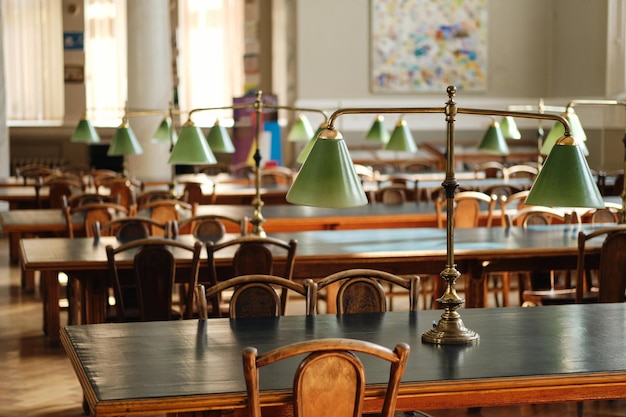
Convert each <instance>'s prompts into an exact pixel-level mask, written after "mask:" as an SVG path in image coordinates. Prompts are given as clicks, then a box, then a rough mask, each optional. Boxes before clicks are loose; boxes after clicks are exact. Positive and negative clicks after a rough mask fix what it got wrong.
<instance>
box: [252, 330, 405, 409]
mask: <svg viewBox="0 0 626 417" xmlns="http://www.w3.org/2000/svg"><path fill="white" fill-rule="evenodd" d="M409 349H410V348H409V345H408V344H406V343H398V344H397V345H396V346H395V348H394V350H393V351H392V350H391V349H388V348H386V347H383V346H380V345H377V344H374V343H372V342H367V341H364V340H352V339H317V340H307V341H303V342H298V343H294V344H290V345H286V346H282V347H279V348H276V349H273V350H271V351H269V352H265V353H263V354H260V355H259V354H258V351H257V349H256V348H254V347H247V348H245V349H244V351H243V373H244V377H245V380H246V390H247V394H248V409H249V415H250V417H261V399H260V395H259V368H262V367H264V366H266V365H270V364H273V363H275V362H278V361H280V360H283V359H288V358H292V357H294V356H297V355H303V354H304V355H306V357H305V358H304V359H303V360H302V361H301V362H300V363H299V366H298V367H297V368H296V370H295V376H294V383H293V394H292V398H293V414H294V415H296V416H299V417H313V416H319V415H324V412H323V410H331V409H332V410H333V413H332V415H334V416H338V415H341V416H352V417H358V416H361V415H362V414H363V400H364V397H365V383H366V380H365V368H364V366H363V363H362V362H361V360H360V359H359V356H357V355H356V353H359V354H364V355H366V356H373V357H375V358H380V359H382V360H385V361H388V362H389V363H390V371H389V380H388V383H387V387H386V390H385V399H384V401H383V404H382V412H381V414H380V416H381V417H392V416H393V415H394V411H395V408H396V401H397V398H398V389H399V386H400V380H401V379H402V375H403V374H404V370H405V368H406V363H407V360H408V356H409ZM368 359H369V358H368ZM279 369H280V368H279ZM292 369H293V368H292ZM337 375H341V378H338V377H337ZM268 376H269V375H268ZM321 410H322V412H320V411H321Z"/></svg>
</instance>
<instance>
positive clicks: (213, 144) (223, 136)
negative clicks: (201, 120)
mask: <svg viewBox="0 0 626 417" xmlns="http://www.w3.org/2000/svg"><path fill="white" fill-rule="evenodd" d="M207 142H208V144H209V148H210V149H211V150H212V151H213V152H216V153H235V145H233V141H232V140H231V139H230V135H229V134H228V130H226V128H225V127H224V126H222V125H221V124H220V123H219V120H216V121H215V124H214V125H213V127H212V128H211V130H209V134H208V136H207Z"/></svg>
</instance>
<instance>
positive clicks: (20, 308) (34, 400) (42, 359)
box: [0, 237, 626, 417]
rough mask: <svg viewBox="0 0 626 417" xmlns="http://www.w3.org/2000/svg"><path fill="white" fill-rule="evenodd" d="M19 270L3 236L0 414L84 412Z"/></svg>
mask: <svg viewBox="0 0 626 417" xmlns="http://www.w3.org/2000/svg"><path fill="white" fill-rule="evenodd" d="M19 276H20V275H19V268H18V267H17V266H15V265H10V263H9V256H8V242H7V239H6V238H3V237H0V358H1V361H0V417H24V416H27V417H44V416H45V417H61V416H63V417H77V416H81V415H82V407H81V401H82V392H81V388H80V385H79V383H78V380H77V379H76V377H75V375H74V371H73V370H72V368H71V365H70V363H69V361H68V359H67V357H66V356H65V352H64V351H63V348H62V347H50V346H48V345H47V344H46V343H45V340H44V337H43V336H42V331H41V329H42V309H41V297H40V294H38V293H35V294H24V293H23V292H22V291H21V289H20V279H19ZM512 299H514V298H513V297H512ZM62 319H63V320H64V319H65V317H63V318H62ZM625 354H626V352H625ZM442 408H445V404H442ZM429 414H431V415H432V416H434V417H452V416H468V417H470V416H471V417H480V416H484V417H496V416H513V417H531V416H540V415H541V416H549V417H550V416H552V417H556V416H572V417H574V416H576V415H577V414H576V404H551V405H540V406H524V407H494V408H483V409H480V410H467V409H457V410H438V411H430V412H429ZM584 415H585V416H586V417H603V416H607V417H608V416H625V417H626V401H602V402H593V403H589V402H587V403H585V404H584ZM321 417H323V416H321Z"/></svg>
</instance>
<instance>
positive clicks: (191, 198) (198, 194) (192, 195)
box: [183, 181, 217, 204]
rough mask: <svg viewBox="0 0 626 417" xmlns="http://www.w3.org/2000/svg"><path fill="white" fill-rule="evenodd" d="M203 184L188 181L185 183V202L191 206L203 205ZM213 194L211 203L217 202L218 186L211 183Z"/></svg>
mask: <svg viewBox="0 0 626 417" xmlns="http://www.w3.org/2000/svg"><path fill="white" fill-rule="evenodd" d="M203 185H204V184H203V183H199V182H192V181H188V182H185V183H184V188H183V196H184V197H183V200H185V201H186V202H188V203H190V204H202V201H203V200H204V192H203V191H202V186H203ZM210 185H211V186H212V190H213V191H212V193H211V203H214V202H215V197H216V194H215V189H216V187H217V184H216V183H215V182H211V184H210Z"/></svg>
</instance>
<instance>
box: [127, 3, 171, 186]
mask: <svg viewBox="0 0 626 417" xmlns="http://www.w3.org/2000/svg"><path fill="white" fill-rule="evenodd" d="M127 16H128V23H127V25H128V107H129V108H130V111H131V112H132V111H133V110H139V109H141V110H163V111H164V114H163V115H156V116H142V117H131V118H129V122H130V125H131V127H132V129H133V131H134V132H135V134H136V135H137V138H138V139H139V142H140V143H141V146H142V147H143V154H141V155H131V156H130V157H128V168H129V171H130V174H131V175H132V176H134V177H136V178H138V179H140V180H142V181H170V179H171V167H170V165H169V164H168V163H167V159H168V157H169V146H168V145H166V144H154V143H152V141H151V139H152V135H153V134H154V132H155V131H156V129H157V128H158V126H159V124H160V123H161V120H162V119H163V117H164V116H165V113H166V112H167V109H168V107H169V103H170V102H171V101H172V59H171V44H170V34H171V31H170V12H169V0H132V1H129V2H127Z"/></svg>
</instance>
